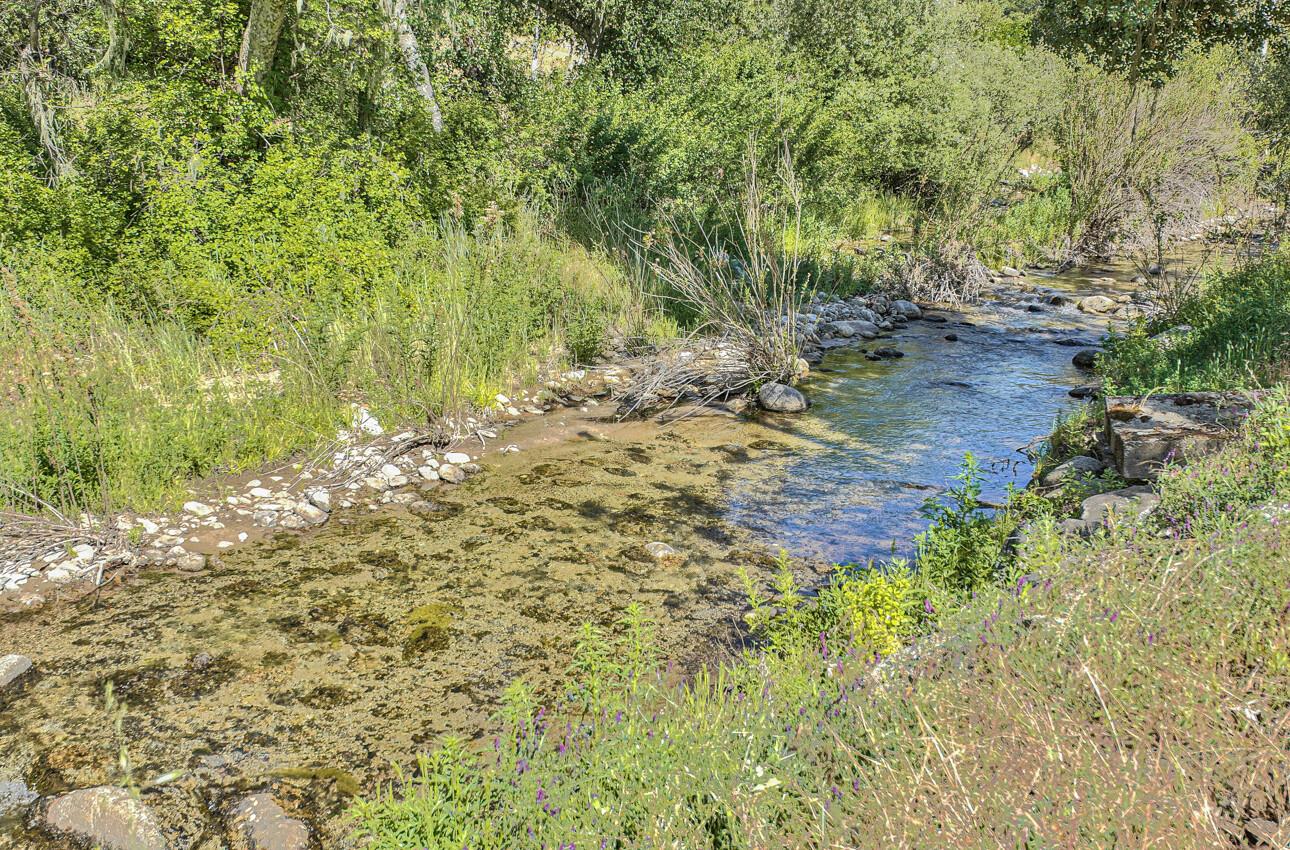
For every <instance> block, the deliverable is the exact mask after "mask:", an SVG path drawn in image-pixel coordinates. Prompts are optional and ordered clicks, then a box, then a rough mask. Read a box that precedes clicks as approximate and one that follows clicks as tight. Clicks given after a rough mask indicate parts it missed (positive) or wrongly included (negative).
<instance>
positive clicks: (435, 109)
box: [381, 0, 443, 133]
mask: <svg viewBox="0 0 1290 850" xmlns="http://www.w3.org/2000/svg"><path fill="white" fill-rule="evenodd" d="M381 10H382V11H383V12H384V13H385V17H386V19H387V20H388V21H389V22H390V29H392V30H394V37H395V40H396V41H397V42H398V45H399V53H400V54H402V56H403V64H405V65H407V66H408V71H409V72H410V73H411V74H412V82H413V84H414V85H415V86H416V89H417V91H418V92H420V94H421V96H422V97H424V98H425V99H426V104H427V105H428V106H429V108H430V126H431V127H433V128H434V131H435V132H436V133H442V132H443V113H442V112H440V111H439V101H438V99H436V98H435V94H434V83H433V82H432V81H431V79H430V69H429V68H427V67H426V63H425V60H423V59H422V58H421V46H420V45H419V44H418V43H417V35H416V33H415V32H413V31H412V25H411V24H410V23H408V9H407V4H406V3H405V2H404V0H381Z"/></svg>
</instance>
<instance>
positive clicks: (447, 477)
mask: <svg viewBox="0 0 1290 850" xmlns="http://www.w3.org/2000/svg"><path fill="white" fill-rule="evenodd" d="M439 477H440V478H441V479H442V480H444V481H447V482H448V483H450V484H460V483H461V482H463V481H465V480H466V473H465V472H463V471H462V470H461V469H460V467H457V466H454V465H453V464H451V463H445V464H444V465H443V466H441V467H439Z"/></svg>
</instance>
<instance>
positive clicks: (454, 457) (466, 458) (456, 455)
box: [443, 452, 470, 465]
mask: <svg viewBox="0 0 1290 850" xmlns="http://www.w3.org/2000/svg"><path fill="white" fill-rule="evenodd" d="M443 459H444V460H445V461H447V462H448V463H451V464H454V465H459V464H463V463H470V455H468V454H466V453H465V452H448V453H447V454H446V455H444V456H443Z"/></svg>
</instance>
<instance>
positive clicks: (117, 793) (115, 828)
mask: <svg viewBox="0 0 1290 850" xmlns="http://www.w3.org/2000/svg"><path fill="white" fill-rule="evenodd" d="M45 826H46V828H48V829H49V830H51V831H53V832H55V833H62V834H69V835H74V836H77V837H79V838H81V839H83V840H86V841H89V842H91V843H92V844H96V845H98V846H100V847H102V848H104V850H166V839H165V836H163V835H162V834H161V829H160V828H159V827H158V826H157V822H156V819H155V818H154V817H153V814H152V812H151V810H149V809H148V807H147V806H145V805H144V804H143V803H141V802H140V801H138V800H136V799H134V797H132V796H130V792H128V791H126V790H125V789H124V788H109V787H107V786H100V787H98V788H83V789H81V790H79V791H72V792H71V793H69V794H64V795H63V796H61V797H57V798H55V799H54V801H53V802H51V803H50V804H49V807H48V808H47V809H46V810H45Z"/></svg>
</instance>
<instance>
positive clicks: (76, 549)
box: [72, 543, 94, 563]
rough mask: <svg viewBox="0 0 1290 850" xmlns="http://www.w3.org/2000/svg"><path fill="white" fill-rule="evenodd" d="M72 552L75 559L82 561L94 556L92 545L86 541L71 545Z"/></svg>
mask: <svg viewBox="0 0 1290 850" xmlns="http://www.w3.org/2000/svg"><path fill="white" fill-rule="evenodd" d="M72 554H73V555H74V556H75V557H76V560H78V561H80V562H82V563H84V562H85V561H88V560H90V559H91V558H93V557H94V547H93V546H91V545H90V544H88V543H78V544H77V545H75V546H73V547H72Z"/></svg>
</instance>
